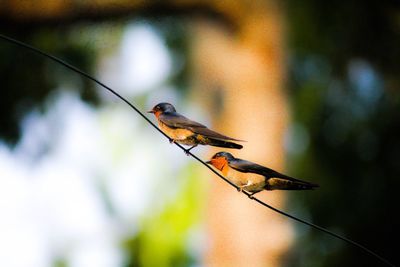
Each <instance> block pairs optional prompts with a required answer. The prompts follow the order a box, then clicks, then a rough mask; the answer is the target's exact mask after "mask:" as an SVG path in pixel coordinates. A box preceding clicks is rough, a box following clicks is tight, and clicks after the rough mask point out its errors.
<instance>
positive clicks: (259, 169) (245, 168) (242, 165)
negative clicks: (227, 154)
mask: <svg viewBox="0 0 400 267" xmlns="http://www.w3.org/2000/svg"><path fill="white" fill-rule="evenodd" d="M228 164H229V166H230V167H231V168H233V169H235V170H237V171H240V172H252V173H257V174H261V175H264V176H265V177H267V178H283V179H287V180H289V181H293V182H298V183H302V184H307V185H314V186H317V185H315V184H312V183H309V182H306V181H302V180H299V179H296V178H293V177H290V176H287V175H285V174H282V173H279V172H277V171H274V170H273V169H270V168H267V167H264V166H261V165H259V164H256V163H254V162H251V161H247V160H242V159H233V160H230V161H229V162H228Z"/></svg>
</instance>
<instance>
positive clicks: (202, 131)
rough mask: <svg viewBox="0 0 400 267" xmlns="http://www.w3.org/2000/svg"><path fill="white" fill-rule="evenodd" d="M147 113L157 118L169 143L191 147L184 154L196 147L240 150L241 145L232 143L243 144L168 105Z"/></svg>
mask: <svg viewBox="0 0 400 267" xmlns="http://www.w3.org/2000/svg"><path fill="white" fill-rule="evenodd" d="M148 113H153V114H154V115H155V117H156V118H157V122H158V127H159V128H160V130H161V131H163V132H164V133H165V134H166V135H167V136H168V137H169V138H170V142H171V143H172V142H176V143H179V144H182V145H187V146H191V147H190V148H188V149H185V152H186V154H187V155H188V154H189V151H190V150H191V149H193V148H195V147H196V146H197V145H210V146H216V147H224V148H235V149H241V148H243V146H242V145H240V144H236V143H235V142H233V141H238V142H244V141H243V140H239V139H235V138H232V137H229V136H226V135H223V134H220V133H217V132H215V131H213V130H210V129H208V128H207V127H206V126H204V125H203V124H201V123H198V122H196V121H192V120H190V119H188V118H186V117H185V116H183V115H181V114H179V113H178V112H176V109H175V107H174V106H173V105H172V104H170V103H165V102H163V103H159V104H157V105H155V106H154V107H153V108H152V109H151V110H149V111H148Z"/></svg>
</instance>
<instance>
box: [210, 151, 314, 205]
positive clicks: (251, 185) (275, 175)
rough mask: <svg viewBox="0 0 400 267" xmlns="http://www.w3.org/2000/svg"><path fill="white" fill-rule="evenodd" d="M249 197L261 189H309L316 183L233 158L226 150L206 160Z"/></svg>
mask: <svg viewBox="0 0 400 267" xmlns="http://www.w3.org/2000/svg"><path fill="white" fill-rule="evenodd" d="M206 163H207V164H211V165H212V166H214V167H215V168H216V169H218V170H219V171H221V173H222V175H223V176H224V177H225V178H226V179H228V180H229V181H230V182H232V183H233V184H235V185H236V186H237V187H238V191H240V192H241V191H242V190H245V191H247V192H249V193H250V197H252V196H253V195H254V194H256V193H258V192H260V191H262V190H310V189H314V188H315V187H318V185H317V184H313V183H309V182H306V181H302V180H298V179H295V178H293V177H290V176H287V175H285V174H282V173H279V172H277V171H274V170H272V169H270V168H267V167H264V166H261V165H258V164H256V163H253V162H250V161H247V160H243V159H239V158H235V157H234V156H232V154H230V153H228V152H218V153H216V154H215V155H214V156H213V157H212V158H211V160H209V161H207V162H206Z"/></svg>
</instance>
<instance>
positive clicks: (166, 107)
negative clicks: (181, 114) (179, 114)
mask: <svg viewBox="0 0 400 267" xmlns="http://www.w3.org/2000/svg"><path fill="white" fill-rule="evenodd" d="M147 112H148V113H153V114H154V115H155V116H156V117H158V116H160V114H162V113H164V112H176V109H175V107H174V106H173V105H171V104H170V103H165V102H163V103H159V104H157V105H155V106H154V107H153V108H152V109H151V110H149V111H147Z"/></svg>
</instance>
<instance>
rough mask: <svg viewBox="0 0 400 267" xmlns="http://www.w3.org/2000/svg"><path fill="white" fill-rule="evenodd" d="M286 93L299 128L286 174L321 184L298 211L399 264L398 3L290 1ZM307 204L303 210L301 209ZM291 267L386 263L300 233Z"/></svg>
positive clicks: (296, 200)
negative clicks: (295, 149) (299, 147)
mask: <svg viewBox="0 0 400 267" xmlns="http://www.w3.org/2000/svg"><path fill="white" fill-rule="evenodd" d="M286 3H287V13H288V16H287V17H288V22H289V34H288V36H289V40H290V62H289V66H290V69H289V72H290V77H289V84H288V85H289V90H290V94H289V95H290V98H291V102H292V113H293V117H294V122H295V124H296V125H297V127H296V128H297V129H301V131H296V130H294V133H293V139H294V140H295V141H294V142H297V143H298V142H305V143H307V144H308V145H307V147H306V149H304V151H301V152H299V153H293V154H292V155H291V157H290V160H289V163H290V164H289V167H290V168H291V169H292V173H293V174H294V175H296V176H297V177H301V178H304V179H306V178H307V179H310V180H312V181H315V182H318V183H319V184H320V186H321V187H320V188H319V189H318V190H317V191H315V192H312V193H311V194H306V195H300V196H298V197H296V195H295V194H292V195H291V201H290V203H292V206H291V207H292V209H294V211H293V212H295V211H296V210H297V211H298V210H304V209H306V210H307V212H304V213H303V214H302V216H303V217H304V216H308V219H309V220H311V221H313V222H314V223H316V224H318V225H321V226H324V227H327V228H328V229H330V230H333V231H335V232H337V233H340V234H342V235H344V236H346V237H348V238H351V239H353V240H356V241H357V242H359V243H361V244H363V245H365V246H367V247H368V248H370V249H372V250H373V251H375V252H377V253H378V254H380V255H382V256H384V257H386V258H387V259H390V260H391V261H392V262H394V263H397V264H398V263H399V261H398V260H397V257H396V246H395V245H394V244H395V241H396V240H395V237H396V236H397V234H399V231H398V227H397V226H398V225H399V224H400V221H399V219H398V216H397V215H396V214H395V211H396V210H397V198H396V193H397V189H398V188H399V186H400V183H399V181H400V180H399V177H400V164H399V163H400V139H399V136H400V113H399V110H400V92H399V89H400V88H399V85H400V78H399V77H400V76H399V70H400V61H399V58H400V55H399V53H400V50H399V49H398V48H399V47H400V25H399V23H398V17H399V15H400V9H399V5H398V3H397V2H394V1H384V2H376V1H346V2H329V3H328V2H320V1H314V0H308V1H302V2H298V1H287V2H286ZM304 206H306V207H307V208H304ZM297 227H298V229H299V238H298V242H297V243H296V245H295V246H294V247H293V249H292V252H291V253H290V255H288V256H287V257H286V260H285V262H286V266H380V262H379V261H378V260H376V259H374V258H372V257H371V256H369V255H367V254H365V253H364V252H362V251H360V250H358V249H356V248H354V247H352V246H350V245H348V244H345V243H343V242H340V241H337V240H335V239H333V238H331V237H327V236H325V235H324V234H322V233H318V232H316V231H314V230H310V229H308V228H304V227H303V226H297Z"/></svg>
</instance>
